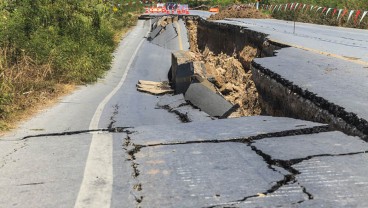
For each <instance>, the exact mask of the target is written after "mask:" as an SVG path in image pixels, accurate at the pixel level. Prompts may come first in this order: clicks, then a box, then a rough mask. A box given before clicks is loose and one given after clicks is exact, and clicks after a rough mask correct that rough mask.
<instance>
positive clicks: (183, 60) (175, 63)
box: [171, 51, 194, 94]
mask: <svg viewBox="0 0 368 208" xmlns="http://www.w3.org/2000/svg"><path fill="white" fill-rule="evenodd" d="M171 73H172V74H171V75H172V76H171V77H172V80H171V81H172V83H173V86H174V90H175V94H180V93H185V92H186V90H187V89H188V87H189V85H190V83H191V76H193V75H194V66H193V57H192V55H191V54H190V52H188V51H176V52H173V53H172V70H171Z"/></svg>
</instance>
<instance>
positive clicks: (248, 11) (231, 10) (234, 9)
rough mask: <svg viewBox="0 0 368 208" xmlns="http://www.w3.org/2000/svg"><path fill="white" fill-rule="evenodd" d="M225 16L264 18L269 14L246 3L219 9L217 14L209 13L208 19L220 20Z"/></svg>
mask: <svg viewBox="0 0 368 208" xmlns="http://www.w3.org/2000/svg"><path fill="white" fill-rule="evenodd" d="M225 18H254V19H266V18H270V16H269V15H266V14H264V13H262V12H260V11H259V10H257V9H255V8H253V7H251V6H248V5H233V6H229V7H227V8H225V9H222V10H220V12H219V13H217V14H214V15H211V17H210V18H209V19H208V20H222V19H225Z"/></svg>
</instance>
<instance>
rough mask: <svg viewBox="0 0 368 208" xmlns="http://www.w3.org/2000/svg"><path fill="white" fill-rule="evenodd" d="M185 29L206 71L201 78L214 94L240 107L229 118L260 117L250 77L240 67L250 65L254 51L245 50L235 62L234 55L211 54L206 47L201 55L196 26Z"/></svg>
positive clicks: (254, 89) (255, 51) (194, 23)
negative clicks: (207, 81) (208, 83)
mask: <svg viewBox="0 0 368 208" xmlns="http://www.w3.org/2000/svg"><path fill="white" fill-rule="evenodd" d="M186 26H187V29H188V34H189V39H190V50H191V52H192V53H193V56H194V59H195V60H196V61H199V62H200V63H202V64H203V65H204V68H205V70H206V72H205V74H204V75H202V76H203V77H204V78H206V79H208V80H210V81H211V82H212V83H213V84H214V85H215V88H216V91H218V92H219V93H220V94H222V95H223V96H224V98H225V99H226V100H228V101H229V102H231V103H232V104H234V105H235V104H239V106H240V108H239V109H238V110H237V111H236V112H234V113H233V114H231V116H230V117H241V116H254V115H260V114H261V107H260V104H259V100H258V92H257V89H256V86H255V84H254V82H253V80H252V73H251V71H250V70H246V69H244V67H243V65H249V64H250V62H251V61H252V60H253V58H254V57H255V56H256V55H257V49H256V48H253V47H251V46H245V47H244V48H243V50H242V51H240V53H239V55H238V57H237V58H236V55H235V54H234V55H233V56H229V55H226V54H224V53H220V54H214V53H213V52H212V51H211V50H210V49H209V48H208V47H205V48H204V50H203V51H201V50H199V48H198V42H197V41H198V37H197V30H198V27H197V22H195V21H192V20H188V21H186Z"/></svg>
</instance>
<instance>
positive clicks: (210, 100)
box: [185, 83, 233, 117]
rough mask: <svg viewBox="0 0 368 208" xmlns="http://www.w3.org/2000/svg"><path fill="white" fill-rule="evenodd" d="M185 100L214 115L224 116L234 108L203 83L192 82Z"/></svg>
mask: <svg viewBox="0 0 368 208" xmlns="http://www.w3.org/2000/svg"><path fill="white" fill-rule="evenodd" d="M185 100H187V101H189V102H191V103H192V104H193V105H195V106H197V107H198V108H200V109H201V110H203V111H204V112H206V113H207V114H209V115H210V116H214V117H223V116H224V115H227V114H229V111H230V110H231V109H232V108H233V105H232V104H231V103H230V102H228V101H227V100H225V99H224V98H223V97H222V96H221V95H219V94H217V93H215V92H213V91H212V90H211V89H210V88H208V87H206V86H205V85H203V84H201V83H192V84H191V85H190V86H189V88H188V90H187V92H186V93H185Z"/></svg>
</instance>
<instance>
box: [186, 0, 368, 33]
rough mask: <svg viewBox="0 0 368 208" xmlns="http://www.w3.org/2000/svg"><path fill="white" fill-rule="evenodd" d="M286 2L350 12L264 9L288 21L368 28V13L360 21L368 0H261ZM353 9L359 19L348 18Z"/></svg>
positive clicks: (218, 0)
mask: <svg viewBox="0 0 368 208" xmlns="http://www.w3.org/2000/svg"><path fill="white" fill-rule="evenodd" d="M255 2H256V1H255V0H214V1H207V2H204V3H203V2H201V3H203V4H207V5H210V6H220V7H222V8H224V7H226V6H230V5H233V4H245V3H255ZM286 3H300V4H308V5H313V6H318V7H322V8H324V7H326V8H332V9H335V8H336V9H337V10H338V9H344V10H345V9H346V10H347V11H348V12H347V13H346V14H345V15H344V16H343V17H342V18H339V19H338V18H337V14H338V12H336V13H334V12H333V10H331V11H330V12H329V14H328V15H326V11H325V12H324V13H322V11H323V9H320V10H319V11H318V12H317V11H316V9H313V10H312V11H310V9H308V10H307V9H304V10H303V11H300V10H297V11H294V10H292V11H290V9H288V10H286V11H285V10H280V11H278V10H275V11H274V12H270V11H268V10H263V12H264V13H265V14H269V15H272V17H273V18H275V19H282V20H288V21H297V22H305V23H313V24H322V25H331V26H340V27H352V28H360V29H368V15H367V16H366V17H365V18H364V20H363V21H362V22H361V23H360V18H361V16H362V14H363V12H364V11H367V10H368V1H366V0H365V1H361V0H261V4H266V5H276V4H286ZM191 4H193V5H197V4H196V3H195V2H193V3H191ZM351 10H355V11H357V10H361V13H360V15H359V17H358V18H357V19H355V14H356V13H354V15H353V16H352V17H351V19H350V21H347V20H348V16H349V12H350V11H351Z"/></svg>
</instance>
